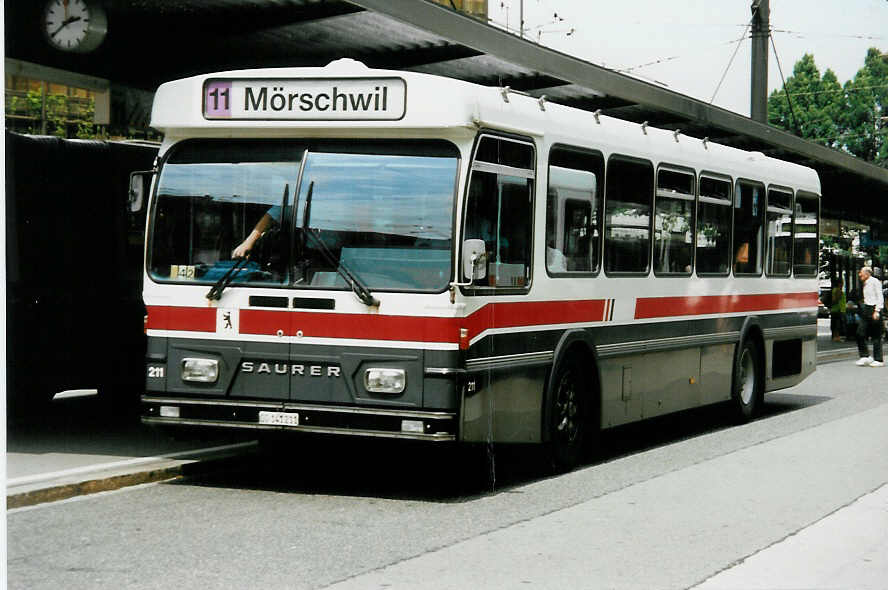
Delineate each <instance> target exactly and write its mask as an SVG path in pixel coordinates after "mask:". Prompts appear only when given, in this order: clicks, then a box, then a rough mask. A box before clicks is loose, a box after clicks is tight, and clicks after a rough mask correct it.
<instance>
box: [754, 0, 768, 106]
mask: <svg viewBox="0 0 888 590" xmlns="http://www.w3.org/2000/svg"><path fill="white" fill-rule="evenodd" d="M750 8H751V10H752V80H751V84H750V89H749V117H750V118H751V119H752V120H753V121H758V122H759V123H767V122H768V37H769V36H770V34H771V8H770V6H769V5H768V0H753V2H752V6H751V7H750Z"/></svg>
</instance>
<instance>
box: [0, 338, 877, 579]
mask: <svg viewBox="0 0 888 590" xmlns="http://www.w3.org/2000/svg"><path fill="white" fill-rule="evenodd" d="M817 346H818V348H817V350H818V353H817V357H818V364H821V363H826V362H834V361H840V360H849V359H854V358H856V357H857V351H856V345H855V344H854V343H853V342H833V341H832V340H831V338H830V334H829V325H828V320H820V321H819V323H818V341H817ZM6 448H7V454H6V477H7V479H6V502H7V509H16V508H21V507H25V506H33V505H36V504H41V503H45V502H53V501H58V500H62V499H67V498H72V497H76V496H82V495H87V494H92V493H97V492H103V491H110V490H115V489H119V488H123V487H126V486H133V485H139V484H145V483H151V482H160V481H167V480H171V479H176V478H182V477H187V476H189V475H192V474H198V473H201V472H209V471H212V470H216V469H224V465H222V464H221V463H222V462H225V461H228V460H231V459H233V458H237V457H240V456H243V455H244V454H245V453H251V452H255V450H256V443H255V441H232V440H230V439H228V438H208V439H201V438H196V437H192V438H188V437H186V438H180V439H176V438H172V437H171V436H170V435H169V434H168V433H165V432H163V431H159V430H157V429H154V428H150V427H147V426H144V425H142V424H140V423H139V422H138V419H137V418H136V417H135V416H123V417H120V416H115V415H114V414H113V413H109V411H108V409H107V408H105V407H104V406H103V402H102V401H101V400H100V399H97V398H94V397H87V398H76V399H67V400H61V401H59V402H56V403H55V405H54V406H53V407H52V408H51V409H50V410H49V412H48V414H47V415H46V416H42V417H40V418H39V419H36V420H27V421H25V422H23V423H13V422H8V423H7V441H6ZM871 496H872V497H864V498H861V499H860V500H859V501H858V502H855V503H854V504H852V505H850V506H847V507H845V508H843V509H842V510H840V511H839V512H837V513H835V514H834V515H831V517H830V518H829V519H825V520H824V521H821V522H820V523H817V524H816V525H812V526H811V527H809V529H810V530H809V529H806V530H805V531H802V533H800V534H799V535H798V537H799V538H801V539H803V540H804V541H805V542H804V543H801V544H799V540H798V539H796V540H792V539H790V540H787V541H786V542H785V543H781V544H779V545H777V546H773V547H769V548H767V549H765V550H764V551H763V552H761V553H760V554H758V555H757V556H756V559H755V560H747V561H745V562H744V563H743V564H740V565H738V566H737V568H744V569H743V570H742V571H733V572H732V571H731V570H728V571H727V572H723V573H722V574H721V576H722V577H720V578H719V579H717V580H709V581H708V583H707V584H706V585H705V587H706V588H717V587H727V586H730V585H731V582H732V579H731V578H730V576H732V575H733V576H740V575H744V576H746V577H745V578H743V579H744V580H746V581H747V582H748V581H749V579H750V576H753V579H754V576H755V575H756V574H757V573H758V572H761V571H765V570H766V569H767V568H768V567H771V566H770V564H771V563H772V561H769V559H770V556H771V555H772V554H775V555H776V554H777V553H778V552H787V551H789V552H790V553H791V552H792V551H793V550H796V551H799V550H802V548H803V549H804V550H805V551H810V550H811V547H812V545H815V546H818V547H821V548H822V549H823V551H824V554H825V555H833V556H834V557H833V561H834V562H835V560H839V559H843V558H842V557H841V556H845V555H848V554H849V552H850V553H851V554H853V555H857V556H863V555H866V556H868V557H867V559H868V560H869V561H868V562H867V563H871V564H872V563H873V562H872V559H873V555H872V554H871V552H872V547H873V546H881V547H888V527H885V528H883V529H880V530H877V531H871V534H870V535H869V536H868V537H866V539H863V537H861V539H862V540H861V545H860V546H851V547H849V546H847V544H846V545H845V546H844V550H843V552H835V551H829V547H830V543H831V542H832V539H834V535H831V531H832V530H833V529H832V528H830V527H835V526H842V525H843V523H847V522H855V521H858V520H861V517H862V516H865V515H867V514H871V513H872V511H873V510H879V511H881V512H880V513H881V515H882V517H883V519H882V521H879V522H885V519H886V518H888V490H886V489H884V488H883V489H880V490H877V491H874V492H873V493H872V494H871ZM866 520H867V519H864V521H866ZM869 521H870V522H871V521H872V519H871V518H870V519H869ZM794 543H795V545H796V546H797V548H796V549H794V545H793V544H794ZM818 544H819V545H818ZM855 551H856V552H857V553H855ZM876 561H877V563H876V564H875V567H876V568H881V569H877V571H880V572H885V571H888V551H882V552H881V554H880V556H877V557H876ZM782 563H786V562H785V561H782ZM844 563H845V562H844V561H843V562H842V564H844ZM842 564H837V566H838V565H842ZM829 565H830V563H829V561H828V560H827V561H825V562H823V567H825V568H828V567H829ZM755 568H758V569H755ZM736 581H739V579H736ZM722 582H724V583H725V584H726V586H722V585H721V583H722Z"/></svg>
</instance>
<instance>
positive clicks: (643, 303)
mask: <svg viewBox="0 0 888 590" xmlns="http://www.w3.org/2000/svg"><path fill="white" fill-rule="evenodd" d="M799 307H817V293H777V294H774V293H769V294H764V295H704V296H699V297H641V298H639V299H637V300H636V302H635V319H637V320H641V319H650V318H666V317H673V316H690V315H709V314H719V313H738V312H750V311H770V310H777V309H793V308H799Z"/></svg>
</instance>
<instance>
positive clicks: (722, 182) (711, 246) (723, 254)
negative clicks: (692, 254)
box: [697, 176, 731, 276]
mask: <svg viewBox="0 0 888 590" xmlns="http://www.w3.org/2000/svg"><path fill="white" fill-rule="evenodd" d="M730 260H731V181H730V180H726V179H722V178H714V177H711V176H701V177H700V196H699V197H698V205H697V274H698V275H711V276H725V275H727V274H728V269H729V268H730Z"/></svg>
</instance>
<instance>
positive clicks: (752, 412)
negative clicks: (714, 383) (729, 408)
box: [731, 339, 764, 423]
mask: <svg viewBox="0 0 888 590" xmlns="http://www.w3.org/2000/svg"><path fill="white" fill-rule="evenodd" d="M763 375H764V371H763V370H762V356H761V352H760V350H759V346H758V344H757V343H756V341H755V340H752V339H748V340H744V341H743V343H742V344H741V347H740V350H739V353H738V354H737V357H736V359H735V361H734V377H733V380H732V390H731V400H732V403H733V405H734V410H735V416H736V418H737V420H738V421H739V422H741V423H745V422H749V421H750V420H752V419H753V418H755V417H756V416H758V415H759V413H761V410H762V405H763V404H764V383H763Z"/></svg>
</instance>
